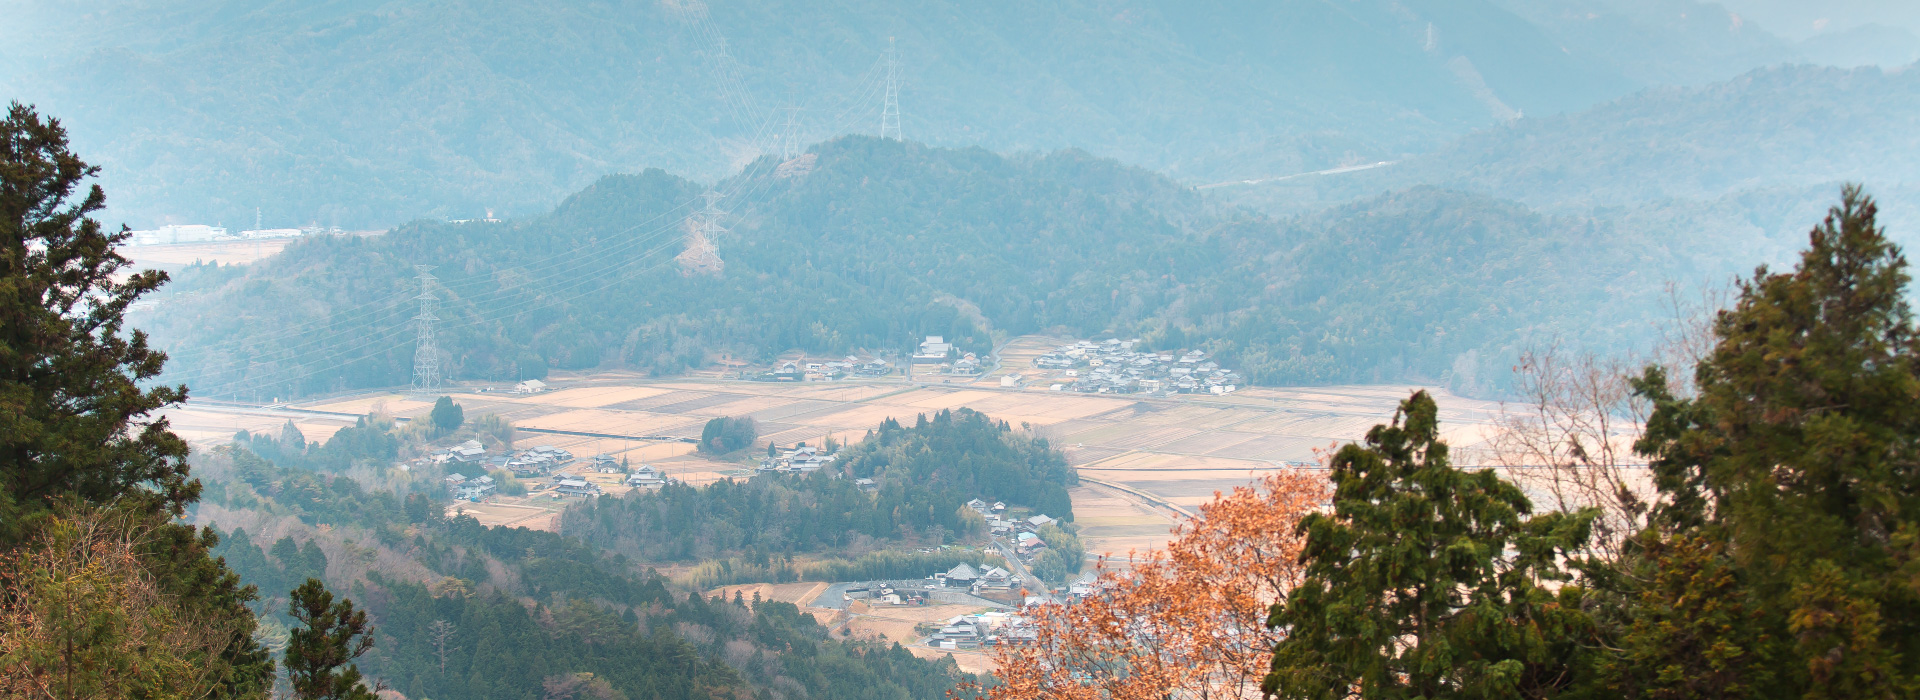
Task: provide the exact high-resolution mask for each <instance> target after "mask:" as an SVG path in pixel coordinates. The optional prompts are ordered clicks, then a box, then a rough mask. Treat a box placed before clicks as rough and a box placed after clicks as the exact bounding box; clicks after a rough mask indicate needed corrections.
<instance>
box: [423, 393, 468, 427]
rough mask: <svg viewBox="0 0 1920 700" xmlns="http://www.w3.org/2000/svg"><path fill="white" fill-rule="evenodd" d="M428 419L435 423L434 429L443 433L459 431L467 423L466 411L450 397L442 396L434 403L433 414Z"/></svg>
mask: <svg viewBox="0 0 1920 700" xmlns="http://www.w3.org/2000/svg"><path fill="white" fill-rule="evenodd" d="M427 418H428V420H430V421H432V422H433V427H434V428H436V429H438V430H439V431H440V432H442V433H451V432H453V431H455V430H457V429H459V428H460V425H461V424H462V423H465V422H467V414H466V411H465V410H462V409H461V408H460V404H457V403H454V402H453V398H452V397H448V396H442V397H440V398H439V400H437V401H434V402H433V412H432V413H430V414H428V416H427Z"/></svg>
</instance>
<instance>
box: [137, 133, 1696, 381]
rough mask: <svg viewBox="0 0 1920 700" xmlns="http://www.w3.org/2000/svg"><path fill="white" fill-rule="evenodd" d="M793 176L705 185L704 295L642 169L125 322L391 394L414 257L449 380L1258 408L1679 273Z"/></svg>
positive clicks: (1604, 244) (230, 365) (988, 171)
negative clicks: (1207, 378)
mask: <svg viewBox="0 0 1920 700" xmlns="http://www.w3.org/2000/svg"><path fill="white" fill-rule="evenodd" d="M813 155H815V156H816V157H817V163H816V166H815V167H814V169H813V170H812V171H811V172H810V173H808V174H806V175H804V176H801V177H778V176H773V175H769V174H768V173H767V171H768V170H769V168H767V167H756V168H755V169H751V170H749V172H747V173H746V174H742V175H739V176H736V177H735V178H733V179H731V180H728V181H726V182H725V183H723V184H722V185H721V187H723V188H735V187H737V188H742V189H743V190H744V191H749V192H752V193H753V195H752V196H751V197H746V196H743V197H742V198H741V199H740V200H739V201H730V202H729V203H728V206H729V207H731V208H732V209H731V211H733V212H734V216H735V217H737V219H738V222H737V224H736V225H735V227H734V228H735V234H734V235H735V236H737V240H732V241H730V242H729V243H728V245H727V246H726V250H725V252H724V253H723V257H724V258H725V261H726V266H725V270H724V272H722V273H721V274H719V275H717V276H715V275H691V276H688V275H682V274H680V272H679V270H678V268H677V266H676V264H675V263H674V262H673V261H672V257H673V255H674V254H676V253H677V252H679V250H680V246H681V243H680V242H679V241H680V238H681V236H680V233H679V231H680V229H678V228H675V226H677V224H676V223H674V222H678V221H679V220H680V219H681V218H683V216H684V213H685V210H686V209H687V208H688V207H691V206H693V205H692V204H691V203H692V202H694V201H696V200H697V199H698V195H699V192H700V191H701V190H702V188H701V187H699V186H697V185H695V184H694V183H691V182H688V181H686V180H682V179H680V178H677V177H673V176H670V175H667V174H666V173H662V172H659V171H648V172H646V173H642V174H639V175H622V176H613V177H608V178H606V179H603V180H601V181H600V182H598V183H596V184H595V185H593V186H592V187H590V188H588V189H586V190H584V191H582V192H580V193H579V194H577V195H575V196H573V197H571V198H569V199H568V200H567V201H566V202H565V203H563V204H561V205H560V206H559V207H558V208H557V209H555V210H554V211H553V212H552V213H550V214H547V215H545V216H540V217H536V218H531V219H528V220H524V221H511V222H506V223H498V224H481V223H468V224H439V223H429V222H418V223H415V224H409V225H407V226H403V227H400V228H399V229H397V230H395V231H394V232H392V233H390V234H388V235H385V236H377V237H326V238H321V239H314V240H305V241H301V242H300V243H298V244H296V245H293V246H291V247H289V248H288V249H287V251H286V252H284V253H282V254H281V255H280V256H277V257H275V258H273V259H270V260H266V261H263V262H262V264H260V265H257V266H254V265H250V266H249V270H248V271H247V272H246V273H245V276H244V277H242V278H239V279H230V278H225V277H221V278H208V279H207V280H206V284H207V285H208V286H205V287H194V288H193V291H196V292H199V294H197V295H194V296H186V295H185V291H187V290H186V289H185V288H182V289H181V290H180V291H181V293H182V294H181V296H178V297H175V298H171V299H169V307H168V308H169V312H168V313H167V314H165V315H155V316H153V317H152V318H151V320H147V321H144V322H145V323H146V324H147V325H148V327H150V328H152V329H153V331H154V333H155V334H156V337H158V338H161V339H163V340H164V342H165V343H166V345H167V347H170V348H176V351H175V355H176V357H175V363H174V365H173V366H174V367H176V368H177V370H178V374H177V375H171V376H170V377H169V379H176V378H177V379H178V380H180V381H185V382H187V383H189V384H190V385H191V386H193V388H194V390H195V391H196V392H199V393H200V394H201V395H207V396H214V395H219V396H235V395H241V394H247V393H248V392H256V391H258V392H265V394H266V395H269V396H271V395H301V394H308V393H313V392H321V391H335V390H339V389H341V388H346V387H364V386H391V385H395V384H404V383H405V382H406V381H407V377H408V376H409V373H410V372H411V371H412V355H411V349H410V348H409V347H405V346H404V344H401V345H394V344H373V345H369V344H367V343H365V342H361V341H356V340H350V339H361V338H370V337H384V336H386V335H390V334H393V333H396V332H402V331H404V322H405V318H406V315H407V312H406V309H405V308H404V307H405V305H406V304H407V303H410V299H411V297H412V295H413V294H414V292H410V291H409V290H410V289H411V288H412V286H413V284H414V283H413V282H412V279H411V276H412V274H413V273H412V271H411V268H410V267H409V265H410V264H411V263H415V262H423V261H430V262H434V263H436V264H439V265H441V267H440V270H441V272H440V273H439V274H441V275H442V281H443V282H444V283H445V286H446V290H445V293H444V295H443V297H444V299H445V302H444V306H443V307H442V308H441V310H440V311H439V312H437V313H438V314H439V315H440V316H441V317H442V318H443V319H445V322H444V323H443V324H442V325H441V326H440V329H439V333H440V338H439V342H440V345H441V347H442V348H445V349H447V351H448V352H449V353H450V357H449V360H448V364H447V365H446V366H447V367H448V369H449V371H451V372H452V374H453V376H455V377H459V378H473V379H481V378H496V377H497V378H500V379H508V378H512V377H527V376H537V375H535V374H533V373H530V371H529V370H530V369H542V368H544V367H546V366H549V365H550V366H552V367H555V368H563V369H592V368H602V367H623V368H632V369H640V370H647V371H651V372H655V373H679V372H683V371H685V370H686V369H688V368H690V367H697V366H700V365H703V364H705V363H707V362H709V361H710V360H711V359H713V358H717V357H719V356H720V355H722V354H728V355H731V356H733V357H736V358H747V359H759V360H766V361H770V360H772V359H773V358H775V357H777V356H778V355H779V354H781V353H784V352H786V351H788V350H791V349H795V348H799V349H804V350H806V351H808V352H811V353H815V354H820V355H844V354H848V353H853V352H859V351H861V350H863V349H868V350H886V349H893V350H896V351H897V350H903V349H906V348H908V347H911V346H912V345H914V344H916V343H918V342H919V341H920V339H921V337H922V336H924V335H941V336H945V337H946V338H947V339H948V340H949V341H952V342H954V343H956V345H957V347H959V348H960V349H962V350H965V351H969V352H975V353H986V352H988V351H990V350H991V349H992V347H993V342H994V341H993V338H994V334H995V333H1001V334H1009V335H1011V334H1029V333H1038V332H1050V331H1064V332H1070V333H1076V334H1083V335H1089V336H1091V335H1096V334H1113V335H1126V336H1140V337H1143V338H1148V339H1151V340H1152V341H1153V343H1154V344H1155V346H1156V347H1160V346H1161V345H1162V344H1163V343H1164V344H1168V345H1166V347H1164V348H1163V349H1174V348H1175V347H1176V346H1192V347H1203V348H1206V349H1209V350H1211V351H1213V352H1215V353H1216V354H1218V355H1221V356H1222V361H1223V363H1224V364H1225V365H1226V366H1229V367H1235V368H1238V369H1240V370H1242V371H1243V372H1244V373H1246V374H1247V375H1248V376H1249V377H1251V378H1253V379H1255V380H1256V381H1257V382H1259V383H1295V384H1298V383H1321V382H1339V381H1388V380H1397V379H1400V378H1403V377H1408V376H1417V377H1428V378H1435V377H1449V378H1450V379H1451V380H1452V381H1453V382H1454V384H1455V385H1456V386H1459V387H1484V386H1490V385H1496V384H1497V383H1498V382H1499V381H1501V379H1500V378H1501V377H1503V376H1505V374H1506V369H1507V368H1508V367H1509V366H1510V363H1509V361H1508V359H1509V357H1510V356H1511V354H1512V353H1513V352H1514V351H1515V349H1516V348H1517V347H1519V346H1520V345H1522V344H1523V341H1524V339H1525V338H1527V337H1529V336H1538V335H1542V334H1548V333H1552V332H1555V331H1563V332H1565V333H1567V334H1568V335H1570V336H1577V337H1578V338H1580V339H1581V340H1583V341H1585V342H1586V343H1588V344H1591V345H1594V346H1597V347H1620V346H1623V345H1624V344H1625V343H1627V342H1630V341H1633V340H1636V339H1639V338H1642V337H1644V336H1645V335H1646V334H1647V326H1646V324H1645V323H1644V321H1645V320H1646V318H1648V317H1649V316H1650V315H1652V314H1653V313H1655V312H1654V311H1653V309H1654V308H1655V307H1657V301H1658V299H1659V298H1660V291H1659V288H1658V285H1654V284H1647V285H1626V286H1622V285H1620V280H1621V279H1623V277H1625V278H1628V279H1636V278H1648V277H1671V278H1686V279H1691V278H1692V276H1693V275H1694V274H1695V269H1694V268H1691V267H1687V266H1686V265H1685V264H1684V263H1685V262H1687V261H1684V260H1682V261H1676V259H1675V256H1674V255H1671V254H1669V251H1668V249H1669V248H1670V247H1671V246H1672V245H1674V244H1673V243H1672V242H1671V241H1664V240H1659V239H1652V238H1649V237H1647V236H1644V235H1641V234H1639V233H1637V230H1638V229H1634V228H1630V227H1622V226H1616V225H1612V224H1609V223H1607V222H1605V221H1594V220H1588V219H1557V218H1553V217H1547V216H1542V215H1538V214H1535V213H1532V212H1529V211H1527V210H1526V209H1524V208H1522V207H1518V206H1515V205H1512V204H1509V203H1504V202H1500V201H1496V200H1492V199H1488V198H1485V197H1479V196H1467V195H1461V194H1458V193H1453V192H1447V191H1443V190H1433V189H1421V190H1416V191H1412V192H1406V193H1400V194H1394V195H1388V196H1383V197H1379V198H1377V199H1374V200H1369V201H1367V202H1365V203H1363V204H1357V205H1354V206H1352V207H1347V208H1342V209H1339V210H1335V211H1331V212H1328V213H1326V214H1324V215H1320V216H1315V217H1309V218H1303V219H1298V220H1289V221H1274V220H1268V219H1263V218H1259V217H1256V216H1254V215H1252V214H1249V213H1247V212H1243V211H1238V210H1233V209H1228V208H1225V207H1222V206H1220V205H1218V204H1216V203H1213V202H1210V201H1209V200H1207V199H1205V198H1203V197H1202V196H1200V195H1197V194H1195V193H1194V192H1192V191H1190V190H1188V189H1186V188H1184V187H1182V186H1180V185H1179V184H1177V183H1174V182H1172V181H1169V180H1167V179H1165V178H1162V177H1159V176H1156V175H1153V174H1150V173H1146V172H1143V171H1139V170H1135V169H1129V168H1125V167H1122V166H1119V165H1117V164H1114V163H1112V162H1110V161H1103V160H1099V159H1096V158H1093V157H1090V156H1088V155H1086V154H1084V153H1079V152H1072V151H1068V152H1060V153H1054V154H1050V155H1046V156H1019V157H1002V156H997V155H994V154H991V153H987V152H984V151H979V150H942V149H931V148H925V147H921V146H917V145H914V144H908V143H900V142H895V141H880V140H875V139H867V138H851V137H850V138H845V139H840V140H837V141H833V142H829V143H826V144H821V145H820V146H818V147H817V148H816V149H815V150H814V153H813ZM763 165H765V164H764V163H763ZM642 223H644V224H645V225H643V226H641V227H640V228H638V229H636V228H635V226H636V225H638V224H642ZM1435 269H1446V270H1448V271H1449V274H1447V275H1442V276H1439V277H1436V278H1434V279H1432V280H1431V282H1432V284H1431V286H1432V287H1433V289H1432V290H1429V292H1430V293H1427V294H1417V293H1415V292H1414V291H1412V290H1414V289H1416V288H1418V287H1419V285H1407V284H1402V283H1399V282H1398V281H1397V280H1405V279H1415V278H1419V279H1426V278H1428V277H1432V271H1433V270H1435ZM1636 275H1637V276H1639V277H1633V276H1636ZM1623 295H1624V296H1623ZM242 299H244V300H245V302H244V303H242V302H241V301H240V300H242ZM322 309H327V310H329V311H327V312H326V313H328V314H329V315H327V316H326V317H324V318H323V317H322V316H321V315H320V314H321V313H322ZM350 309H364V310H365V311H366V312H367V313H364V314H362V313H359V312H352V313H349V312H348V310H350ZM183 319H192V322H191V323H189V322H186V321H184V320H183ZM1574 319H1577V321H1576V320H1574ZM375 321H377V322H375ZM302 324H304V325H302ZM1174 339H1184V342H1182V343H1173V342H1172V341H1173V340H1174ZM542 371H544V370H543V369H542Z"/></svg>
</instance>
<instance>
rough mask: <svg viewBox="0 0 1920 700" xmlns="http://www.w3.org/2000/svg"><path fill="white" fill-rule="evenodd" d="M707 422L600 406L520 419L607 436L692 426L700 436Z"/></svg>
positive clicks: (533, 424)
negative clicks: (608, 408) (700, 426)
mask: <svg viewBox="0 0 1920 700" xmlns="http://www.w3.org/2000/svg"><path fill="white" fill-rule="evenodd" d="M704 423H705V421H699V420H692V419H690V418H689V417H687V416H675V415H664V414H657V413H643V412H640V411H604V410H599V409H581V410H577V411H567V412H565V413H555V414H552V415H546V416H539V417H537V418H531V419H528V420H525V421H521V422H519V425H520V426H521V427H525V428H545V429H547V430H571V431H575V432H582V433H600V434H603V435H632V436H635V437H638V436H642V435H672V434H676V433H677V432H685V429H686V428H687V427H688V426H695V427H694V429H693V434H694V435H699V434H700V430H699V427H698V426H699V425H701V424H704Z"/></svg>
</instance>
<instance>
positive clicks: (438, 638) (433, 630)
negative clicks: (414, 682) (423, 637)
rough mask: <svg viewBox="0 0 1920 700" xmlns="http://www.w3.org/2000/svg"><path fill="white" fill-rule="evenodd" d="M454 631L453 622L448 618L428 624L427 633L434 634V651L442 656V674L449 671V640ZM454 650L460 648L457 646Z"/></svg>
mask: <svg viewBox="0 0 1920 700" xmlns="http://www.w3.org/2000/svg"><path fill="white" fill-rule="evenodd" d="M453 632H454V627H453V623H451V622H448V621H446V620H434V621H433V624H431V625H427V634H430V635H433V652H434V654H436V655H438V656H439V657H440V673H441V674H442V675H445V674H446V672H447V640H448V639H449V638H451V637H453ZM454 650H455V651H459V648H458V647H455V648H454Z"/></svg>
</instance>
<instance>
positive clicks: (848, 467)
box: [837, 408, 1080, 522]
mask: <svg viewBox="0 0 1920 700" xmlns="http://www.w3.org/2000/svg"><path fill="white" fill-rule="evenodd" d="M837 464H838V465H844V466H841V467H840V468H841V469H843V470H844V471H845V473H846V474H847V476H848V477H851V478H856V479H857V478H861V477H871V478H872V479H873V480H875V481H877V482H880V487H881V493H882V498H883V499H884V498H885V494H886V493H887V491H888V490H889V489H890V488H893V487H899V486H905V487H906V488H907V489H908V490H909V491H913V490H915V489H922V488H924V489H929V490H944V491H947V492H948V493H949V494H950V495H949V496H948V499H947V500H949V501H950V502H951V504H952V507H958V506H959V505H960V504H962V503H965V502H966V501H967V500H968V499H971V498H980V499H983V500H986V501H988V502H992V501H1005V502H1007V503H1008V504H1010V505H1016V506H1026V507H1028V508H1031V509H1033V510H1034V511H1035V512H1039V513H1045V514H1047V515H1050V516H1052V517H1054V518H1055V519H1057V520H1065V521H1068V522H1071V521H1072V520H1073V502H1072V500H1070V499H1068V498H1067V488H1068V487H1070V486H1075V485H1078V484H1079V483H1080V478H1079V476H1078V475H1077V474H1075V473H1074V471H1073V467H1070V466H1067V457H1066V455H1064V454H1061V452H1060V451H1059V450H1056V449H1053V447H1052V445H1050V444H1048V442H1047V439H1046V438H1040V437H1033V436H1031V435H1028V434H1026V433H1022V432H1015V431H1014V430H1013V428H1012V427H1010V426H1008V425H1007V424H1006V422H1004V421H996V420H994V419H992V418H990V417H988V416H987V415H986V414H984V413H981V412H979V411H975V410H973V409H970V408H962V409H959V410H957V411H954V410H942V411H940V412H939V413H935V414H933V418H932V419H931V420H929V419H928V418H927V417H926V416H925V415H921V416H919V417H918V418H917V419H916V421H915V423H914V426H913V427H912V428H905V427H902V426H901V425H900V423H899V422H898V421H895V420H893V419H891V418H889V419H887V420H886V421H884V422H882V423H881V424H880V428H879V429H878V430H875V431H874V432H873V434H872V435H869V436H867V438H866V439H865V440H862V441H860V442H859V443H858V444H855V445H854V446H853V447H851V448H849V449H847V450H846V451H845V453H844V454H843V456H842V457H841V461H840V462H838V463H837ZM950 509H951V508H950ZM947 515H953V514H951V513H948V514H947Z"/></svg>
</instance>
